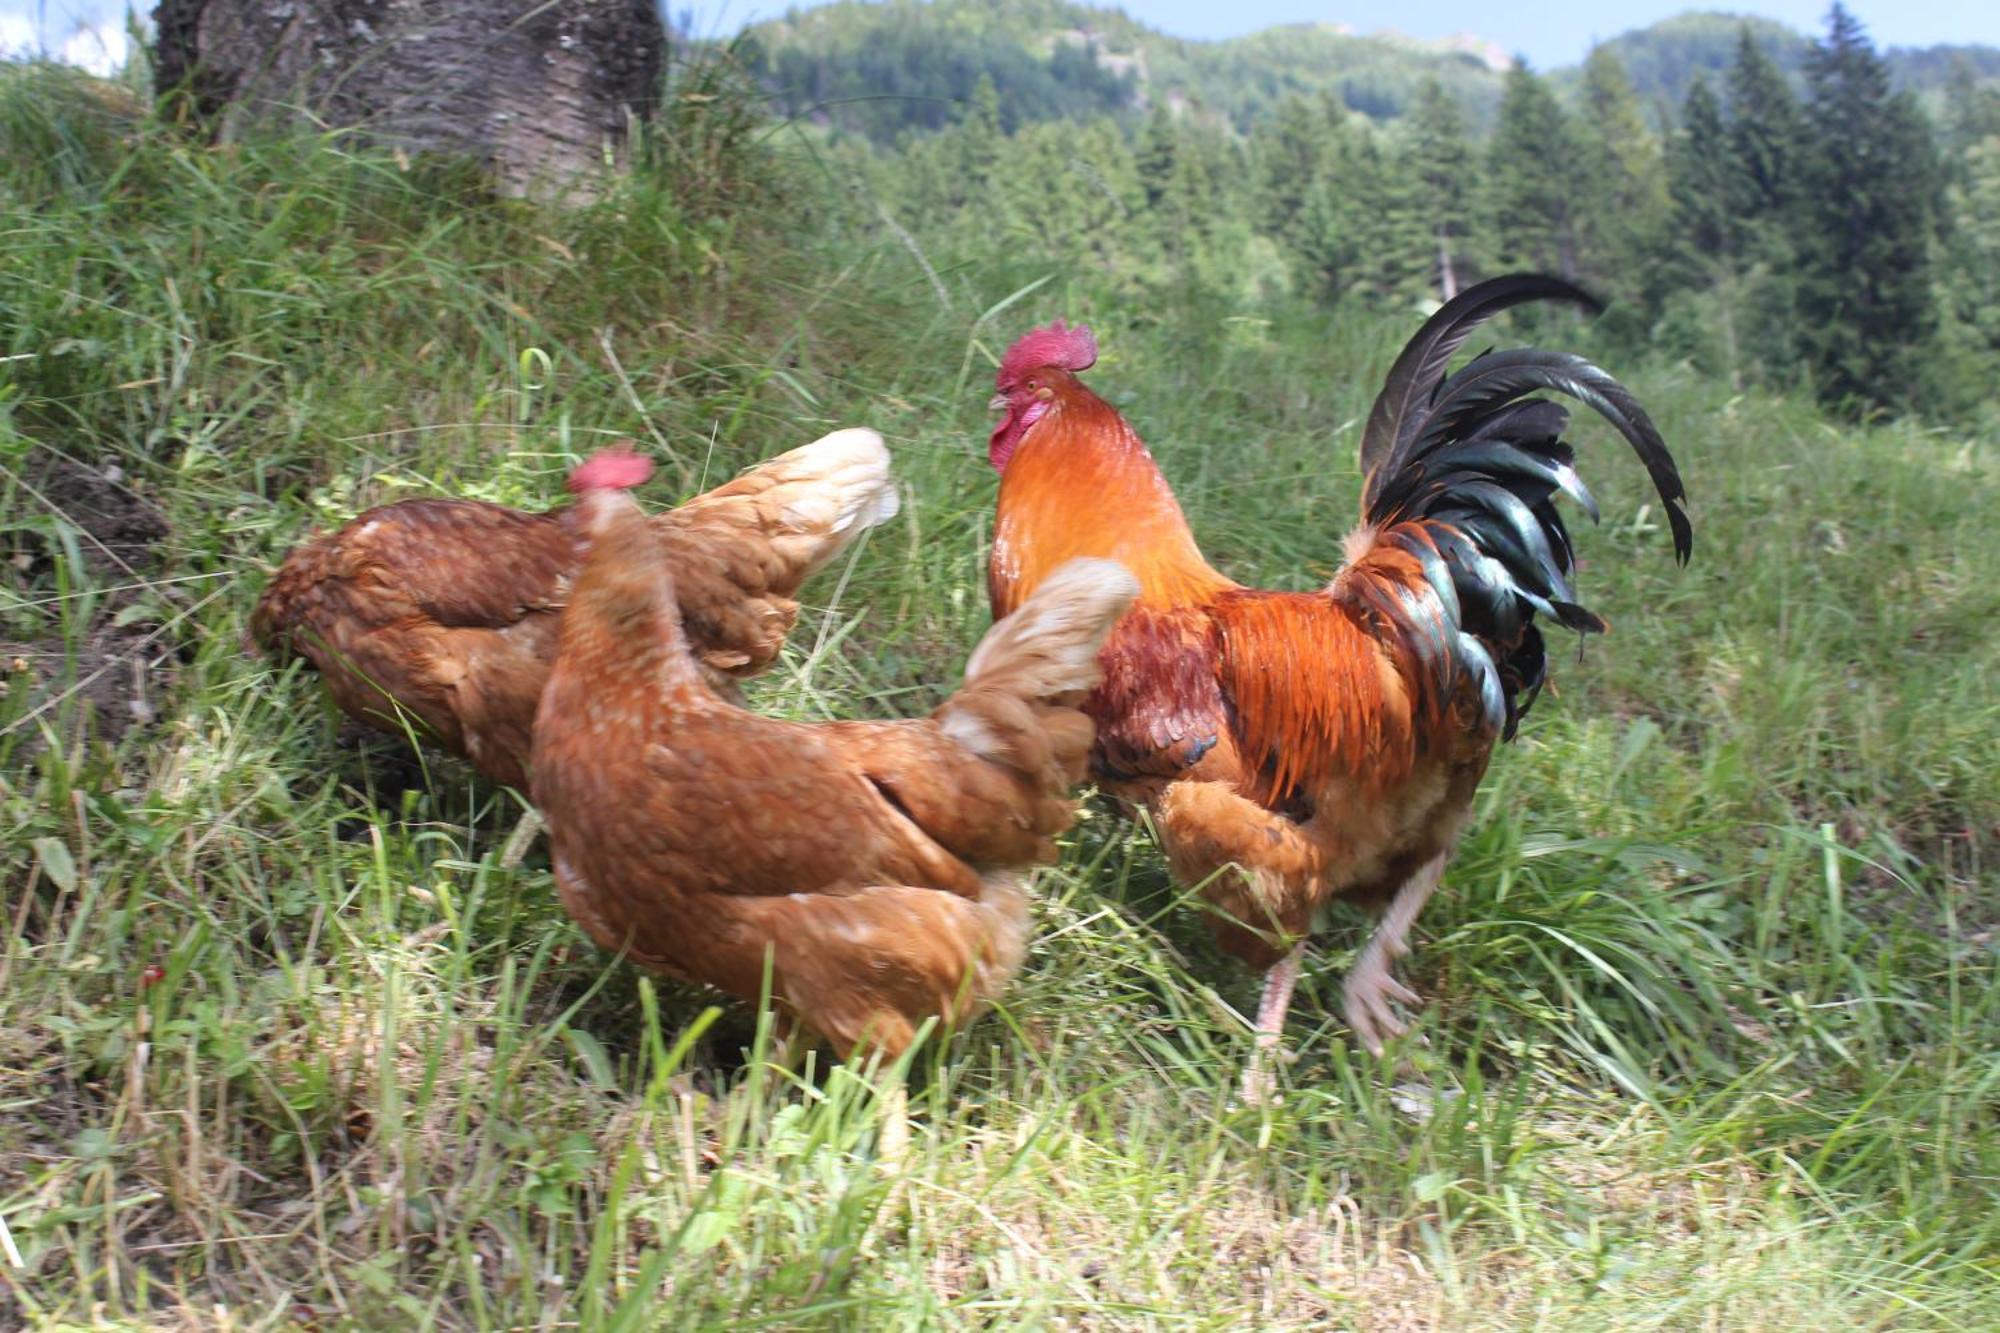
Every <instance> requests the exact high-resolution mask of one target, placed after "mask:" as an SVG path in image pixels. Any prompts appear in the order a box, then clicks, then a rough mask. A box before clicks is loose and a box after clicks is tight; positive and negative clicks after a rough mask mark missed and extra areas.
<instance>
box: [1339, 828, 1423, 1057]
mask: <svg viewBox="0 0 2000 1333" xmlns="http://www.w3.org/2000/svg"><path fill="white" fill-rule="evenodd" d="M1444 862H1445V853H1443V852H1439V853H1438V854H1437V855H1436V856H1434V857H1432V858H1431V859H1430V860H1428V861H1426V862H1424V864H1423V865H1422V866H1420V867H1418V869H1417V872H1416V873H1415V874H1414V875H1411V876H1410V877H1409V878H1408V879H1407V880H1405V881H1403V886H1402V887H1401V888H1399V889H1397V890H1396V896H1395V897H1394V898H1392V899H1390V901H1389V910H1388V911H1387V912H1384V913H1383V914H1382V920H1381V922H1380V924H1378V925H1377V926H1376V927H1375V933H1374V934H1373V935H1371V936H1370V937H1369V939H1368V943H1367V944H1366V945H1364V946H1362V949H1361V956H1360V957H1358V958H1356V959H1355V960H1354V966H1353V968H1352V969H1350V970H1349V971H1348V974H1347V984H1346V986H1345V987H1344V995H1345V1000H1346V1003H1345V1006H1344V1013H1345V1014H1346V1017H1347V1025H1348V1026H1349V1027H1350V1028H1353V1029H1354V1035H1355V1036H1357V1037H1359V1038H1360V1039H1361V1044H1362V1045H1363V1046H1365V1047H1367V1048H1368V1053H1369V1054H1370V1055H1380V1054H1381V1053H1382V1042H1383V1040H1384V1039H1385V1038H1387V1037H1399V1036H1401V1035H1402V1034H1403V1033H1405V1032H1407V1031H1409V1024H1407V1023H1405V1022H1404V1021H1403V1020H1402V1019H1401V1018H1400V1017H1398V1016H1397V1014H1396V1012H1395V1010H1393V1009H1391V1008H1390V1007H1389V1002H1390V1001H1391V1000H1398V1001H1401V1002H1402V1003H1404V1004H1408V1005H1416V1004H1421V1003H1422V1002H1423V1001H1422V997H1421V996H1419V995H1418V994H1417V993H1416V992H1415V991H1413V990H1411V989H1410V988H1409V987H1408V986H1405V985H1404V984H1403V983H1402V982H1400V981H1398V980H1396V978H1395V976H1394V974H1392V973H1391V972H1390V970H1389V968H1390V965H1391V964H1393V963H1394V962H1395V961H1396V960H1397V959H1398V958H1401V957H1402V956H1403V955H1405V954H1407V953H1408V952H1409V951H1410V927H1411V925H1413V924H1414V923H1415V922H1416V919H1417V913H1419V912H1421V911H1423V910H1424V904H1425V903H1426V902H1428V901H1430V896H1431V895H1432V894H1433V893H1435V892H1437V886H1438V881H1439V880H1441V879H1443V878H1444Z"/></svg>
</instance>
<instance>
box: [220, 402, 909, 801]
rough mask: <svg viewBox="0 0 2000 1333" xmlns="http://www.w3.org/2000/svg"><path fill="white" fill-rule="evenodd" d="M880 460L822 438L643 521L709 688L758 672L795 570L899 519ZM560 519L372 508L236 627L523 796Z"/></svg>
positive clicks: (555, 615) (554, 591) (573, 527)
mask: <svg viewBox="0 0 2000 1333" xmlns="http://www.w3.org/2000/svg"><path fill="white" fill-rule="evenodd" d="M896 506H897V501H896V491H895V488H894V485H893V483H892V482H891V480H890V476H889V453H888V450H887V449H885V448H884V447H883V444H882V438H881V437H880V436H879V435H877V434H876V433H875V432H874V431H872V430H859V429H855V430H842V431H836V432H834V433H833V434H831V435H828V436H826V437H825V438H823V439H821V440H818V441H816V442H814V443H812V444H808V445H806V446H804V447H803V448H800V449H794V450H792V451H791V452H790V453H787V454H781V455H779V456H778V457H776V458H773V459H771V460H769V461H768V462H765V463H762V464H760V465H758V466H757V467H754V468H752V469H750V470H749V471H748V472H745V473H744V474H743V475H742V476H740V477H737V478H736V479H735V480H734V481H731V482H729V483H727V484H726V485H723V486H719V487H717V488H716V489H715V490H712V491H709V492H708V493H706V494H704V495H699V496H696V497H695V498H694V499H692V500H690V501H688V502H687V503H686V504H684V505H681V506H680V507H679V508H677V509H671V510H668V511H667V512H665V513H663V514H659V515H657V516H655V517H654V518H653V520H652V525H653V528H654V530H655V531H656V532H657V533H658V535H659V540H660V544H661V548H662V550H663V551H664V552H665V555H664V558H665V559H666V560H668V561H669V562H670V563H671V565H672V567H673V570H674V583H675V587H676V588H677V589H678V593H679V599H680V600H679V605H680V611H681V617H682V621H683V623H684V624H685V626H686V629H687V634H688V638H689V641H690V642H691V643H692V644H693V645H694V650H695V652H696V655H697V656H698V658H699V659H700V661H701V663H702V666H703V668H704V670H705V671H706V672H707V674H708V677H709V679H710V681H711V683H713V684H716V685H718V686H721V687H723V688H728V687H729V684H730V682H732V681H733V680H734V679H736V678H740V677H744V676H749V675H753V674H755V673H756V672H758V671H761V670H762V669H764V668H765V667H767V666H769V665H770V663H771V662H772V660H773V659H775V658H776V656H777V654H778V650H779V649H780V647H782V645H783V644H784V640H785V635H786V633H787V632H789V631H790V629H791V627H792V623H793V622H794V620H796V619H797V616H798V603H797V602H795V601H794V600H793V597H794V596H795V595H796V594H797V592H798V589H799V585H800V584H801V583H803V582H804V581H805V579H806V576H807V575H809V574H811V573H812V572H813V571H814V570H816V569H818V568H819V567H820V566H821V565H823V564H825V563H826V562H827V561H828V560H830V559H832V558H833V557H834V556H835V555H837V554H838V553H839V552H840V551H841V549H842V548H843V547H845V546H846V545H847V543H848V542H850V541H852V540H853V539H854V538H855V537H856V536H857V535H859V534H860V533H862V532H864V531H866V530H867V529H868V528H870V527H873V526H874V525H876V524H878V523H881V522H884V521H885V520H887V519H889V518H891V517H893V516H894V515H895V513H896ZM579 535H580V534H579V529H578V527H577V522H576V512H575V510H574V509H572V508H570V507H568V506H564V507H561V508H557V509H551V510H548V511H547V512H545V513H524V512H522V511H521V510H517V509H508V508H505V507H503V506H501V505H495V504H486V503H484V502H481V501H477V500H405V501H403V502H401V503H400V504H390V505H383V506H381V507H379V508H376V509H371V510H369V511H368V512H366V513H364V514H362V515H361V516H360V517H358V518H356V519H354V520H353V521H352V522H351V523H349V524H347V525H346V526H345V527H343V528H341V529H339V530H338V531H336V532H332V533H327V534H323V535H321V536H319V537H316V538H314V539H313V540H311V541H309V542H307V543H305V544H304V545H302V546H300V547H299V548H298V549H296V550H294V551H293V552H292V553H291V554H290V555H289V556H287V557H286V559H285V562H284V564H283V566H282V567H280V568H279V570H278V572H277V574H276V575H275V576H274V577H273V578H272V580H271V583H270V586H269V587H267V588H266V589H265V590H264V595H263V597H262V598H261V599H259V601H258V603H257V609H256V611H255V613H254V614H253V615H252V617H251V620H250V632H251V635H252V637H253V638H254V639H255V641H256V642H257V643H258V644H259V645H261V646H262V647H264V648H265V649H266V650H267V651H269V652H270V653H271V654H272V655H273V656H274V657H275V658H276V659H277V660H279V661H285V660H289V659H290V658H291V657H293V656H297V657H301V658H303V659H305V660H306V661H307V662H309V663H311V664H312V665H313V666H314V667H315V668H317V669H318V671H319V672H320V674H321V675H322V676H323V677H324V678H325V680H326V685H327V691H328V693H330V694H331V695H332V696H333V699H334V702H335V703H336V704H338V705H339V707H340V710H341V711H342V712H343V713H346V714H347V715H348V716H349V717H351V718H354V719H355V720H357V721H359V722H363V723H365V724H367V725H369V726H371V727H375V728H377V729H379V730H383V731H388V732H392V733H395V734H399V735H401V734H406V733H408V732H412V731H414V732H415V733H416V734H418V735H420V736H425V737H428V738H429V739H431V740H434V741H435V742H436V743H437V744H439V745H441V746H443V747H444V748H445V749H447V750H449V751H451V752H452V753H453V754H457V755H462V756H464V757H465V758H467V759H469V760H471V761H472V763H473V766H474V767H476V768H477V769H479V771H480V772H482V773H484V774H486V775H487V776H488V777H490V778H492V779H494V780H495V781H497V782H504V783H507V784H509V785H512V786H516V787H521V788H523V789H525V788H526V786H527V771H526V764H527V759H528V749H529V739H530V733H531V730H532V727H533V723H534V717H535V705H536V703H537V701H538V700H539V699H540V698H541V693H542V686H543V684H544V683H545V682H546V681H547V680H548V675H549V665H550V663H551V662H552V661H553V660H554V658H555V647H556V627H557V626H558V625H559V624H560V623H561V620H562V609H563V605H564V603H565V602H566V601H567V600H568V597H569V593H570V584H571V581H572V579H573V578H574V576H575V574H576V570H577V567H578V565H579V564H580V563H581V552H580V550H579V545H578V538H579Z"/></svg>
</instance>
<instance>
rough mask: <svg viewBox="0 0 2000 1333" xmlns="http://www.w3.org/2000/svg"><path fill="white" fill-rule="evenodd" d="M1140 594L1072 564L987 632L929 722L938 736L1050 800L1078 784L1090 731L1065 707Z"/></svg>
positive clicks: (1103, 563) (1085, 565)
mask: <svg viewBox="0 0 2000 1333" xmlns="http://www.w3.org/2000/svg"><path fill="white" fill-rule="evenodd" d="M1138 595H1139V581H1138V579H1136V578H1134V577H1133V576H1132V574H1131V572H1130V571H1129V570H1127V569H1126V568H1125V567H1124V566H1123V565H1120V564H1117V563H1116V562H1114V561H1110V560H1072V561H1069V562H1068V563H1067V564H1065V565H1063V566H1062V567H1060V568H1059V569H1057V570H1056V571H1055V573H1053V574H1051V575H1050V576H1049V577H1048V578H1047V579H1046V580H1044V581H1043V583H1042V585H1041V586H1040V587H1038V588H1037V589H1035V592H1034V595H1033V596H1031V597H1030V598H1028V600H1027V601H1026V602H1024V603H1023V604H1022V605H1021V606H1020V608H1019V609H1018V610H1016V611H1015V612H1014V613H1013V614H1012V615H1010V616H1007V617H1005V618H1004V619H1002V620H1001V621H1000V622H999V623H998V624H996V625H994V626H993V628H992V629H990V630H988V631H987V632H986V637H985V638H984V639H981V640H980V642H979V646H978V647H977V648H975V649H973V651H972V660H971V661H970V662H968V663H967V664H966V667H965V685H964V686H963V688H961V689H960V690H959V691H958V692H957V693H956V694H954V695H952V696H951V698H949V699H947V700H945V702H944V704H943V706H941V707H940V708H939V709H938V710H937V713H936V715H935V716H936V718H937V721H938V724H939V725H940V726H941V727H943V729H944V732H945V734H946V735H947V736H950V737H951V738H952V739H953V740H955V741H957V742H958V743H959V744H960V745H962V746H964V747H965V748H966V749H967V750H970V751H971V752H972V753H974V754H976V755H978V756H980V757H981V758H982V759H986V760H990V761H991V762H993V763H997V764H1002V765H1005V766H1006V767H1008V768H1012V769H1015V770H1017V771H1019V772H1021V773H1023V774H1026V775H1028V776H1030V777H1031V778H1032V779H1034V780H1035V781H1036V782H1037V783H1038V784H1039V785H1040V786H1041V787H1043V788H1045V789H1046V791H1047V793H1048V794H1050V795H1052V796H1054V795H1060V794H1061V793H1062V792H1064V791H1066V790H1067V789H1068V788H1069V786H1070V785H1071V784H1072V783H1073V782H1074V781H1075V780H1076V778H1077V776H1079V775H1080V773H1081V769H1082V764H1083V760H1084V756H1085V755H1086V754H1087V753H1088V751H1089V749H1090V741H1091V728H1090V724H1089V722H1088V721H1087V720H1086V719H1085V718H1084V716H1083V714H1082V713H1080V712H1078V711H1077V710H1076V708H1075V707H1074V706H1073V705H1075V704H1077V703H1078V702H1080V700H1081V697H1082V695H1083V694H1084V692H1085V691H1087V690H1089V689H1090V688H1091V687H1092V686H1094V685H1096V684H1097V682H1098V680H1099V678H1100V676H1101V674H1102V673H1101V672H1100V671H1099V669H1098V665H1097V654H1098V652H1099V650H1100V649H1102V648H1103V647H1104V639H1105V636H1106V635H1108V634H1109V633H1110V632H1111V627H1112V626H1113V625H1114V624H1116V623H1117V621H1118V618H1119V617H1120V616H1122V615H1124V614H1125V610H1126V608H1127V607H1129V606H1131V604H1132V600H1133V599H1134V598H1135V597H1137V596H1138Z"/></svg>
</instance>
